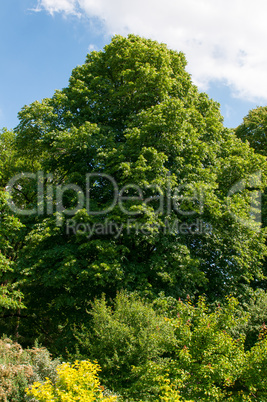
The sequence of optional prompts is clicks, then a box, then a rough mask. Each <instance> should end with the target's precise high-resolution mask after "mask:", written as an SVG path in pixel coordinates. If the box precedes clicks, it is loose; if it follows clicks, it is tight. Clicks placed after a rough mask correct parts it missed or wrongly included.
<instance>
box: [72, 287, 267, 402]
mask: <svg viewBox="0 0 267 402" xmlns="http://www.w3.org/2000/svg"><path fill="white" fill-rule="evenodd" d="M240 311H241V310H240V309H239V308H238V301H237V300H236V299H235V298H232V297H231V298H228V300H227V302H226V303H225V305H224V306H220V305H218V306H217V307H213V310H212V311H210V310H209V308H208V306H207V304H206V302H205V299H204V298H200V299H199V300H198V302H197V303H196V305H193V304H192V302H191V300H190V299H188V300H186V301H184V302H182V301H178V300H175V299H173V298H164V297H160V298H158V299H157V300H156V301H155V302H154V304H149V303H148V302H146V303H145V302H142V300H141V299H140V298H138V297H137V296H135V295H133V294H132V295H127V294H126V293H120V294H118V295H117V297H116V300H115V303H114V306H113V307H110V306H108V303H107V301H106V300H105V299H104V298H102V299H101V300H97V301H95V302H94V304H93V309H92V322H91V323H90V324H91V326H92V327H91V329H90V328H86V327H85V326H84V327H83V328H82V330H81V331H80V334H79V336H78V339H79V343H80V348H81V351H80V353H81V355H82V356H83V358H85V357H86V356H87V358H91V359H92V358H96V357H97V358H98V361H99V363H100V364H101V366H103V372H102V381H104V383H105V384H107V385H108V387H109V388H111V389H116V390H117V391H118V392H119V393H120V394H121V395H122V396H123V397H125V398H126V399H127V400H130V401H153V402H154V401H161V400H179V399H177V398H182V399H181V400H183V401H185V400H189V399H190V400H194V401H198V400H201V401H205V402H206V401H207V402H216V401H218V402H220V401H223V400H227V401H229V402H241V401H246V402H252V401H259V402H263V401H265V400H267V392H266V390H267V383H266V378H267V353H266V348H267V337H266V330H264V328H263V329H262V331H261V333H260V335H259V334H258V339H257V342H256V343H255V345H254V346H253V347H251V348H250V349H248V350H246V348H245V339H246V337H245V335H243V336H242V335H241V336H240V333H239V332H238V327H239V326H242V327H244V326H245V324H246V322H247V321H248V320H249V314H246V313H245V312H243V315H240ZM234 334H236V335H234ZM82 353H83V354H82ZM164 390H165V391H166V393H165V394H164V392H165V391H164ZM164 398H170V399H164ZM171 398H176V399H171Z"/></svg>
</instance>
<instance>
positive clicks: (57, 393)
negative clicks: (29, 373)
mask: <svg viewBox="0 0 267 402" xmlns="http://www.w3.org/2000/svg"><path fill="white" fill-rule="evenodd" d="M99 371H100V366H99V365H98V364H96V363H91V362H90V361H80V362H79V361H76V362H75V363H74V364H70V363H63V364H61V365H60V366H58V368H57V377H56V381H55V384H53V383H52V381H51V380H50V379H47V380H46V381H45V382H44V383H40V382H35V383H34V384H33V385H32V386H31V388H30V389H27V395H29V396H34V398H36V399H37V400H38V401H40V402H50V401H54V402H75V401H83V402H93V401H97V402H98V401H102V402H112V401H116V400H117V397H116V396H107V397H106V396H104V395H103V392H102V390H101V387H100V382H99V379H98V372H99Z"/></svg>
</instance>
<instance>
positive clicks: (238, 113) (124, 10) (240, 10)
mask: <svg viewBox="0 0 267 402" xmlns="http://www.w3.org/2000/svg"><path fill="white" fill-rule="evenodd" d="M266 15H267V5H266V3H265V0H254V1H253V2H252V1H251V0H250V1H248V0H164V1H161V0H135V2H133V1H131V0H113V1H111V0H39V1H38V0H2V1H1V2H0V31H1V32H0V33H1V36H0V37H1V40H0V51H1V60H2V62H1V63H0V77H1V80H0V128H1V127H7V128H13V127H15V126H16V125H17V124H18V120H17V113H18V112H19V110H20V109H21V108H22V107H23V106H24V105H25V104H29V103H31V102H34V101H35V100H41V99H43V98H45V97H51V96H52V95H53V93H54V90H55V89H62V88H63V87H65V86H67V85H68V79H69V77H70V74H71V71H72V69H73V68H74V67H75V66H76V65H78V64H82V63H84V61H85V57H86V54H87V53H88V52H89V51H90V50H91V49H96V50H99V49H101V48H103V46H104V45H105V44H108V43H109V42H110V39H111V37H112V36H113V35H114V34H116V33H118V34H122V35H127V34H128V33H135V34H138V35H142V36H145V37H149V38H152V39H156V40H158V41H160V42H164V43H167V45H168V46H169V47H170V48H172V49H175V50H178V51H180V50H182V51H184V52H185V55H186V58H187V60H188V66H187V70H188V71H189V72H190V73H191V74H192V79H193V81H194V82H195V83H196V84H197V85H198V86H199V88H200V89H201V90H203V91H205V92H207V93H208V94H209V96H210V97H212V98H213V99H214V100H216V101H218V102H219V103H220V104H221V112H222V115H223V116H224V120H225V125H226V126H227V127H236V126H237V125H238V124H240V123H241V122H242V119H243V117H244V116H245V115H246V114H247V113H248V111H249V110H250V109H252V108H255V107H256V106H260V105H267V52H266V40H267V28H266V25H267V24H266V21H265V18H266Z"/></svg>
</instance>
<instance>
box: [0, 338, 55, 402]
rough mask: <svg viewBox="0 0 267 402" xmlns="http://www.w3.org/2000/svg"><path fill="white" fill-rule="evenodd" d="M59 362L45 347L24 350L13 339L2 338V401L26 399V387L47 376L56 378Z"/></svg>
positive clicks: (0, 369)
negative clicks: (53, 358)
mask: <svg viewBox="0 0 267 402" xmlns="http://www.w3.org/2000/svg"><path fill="white" fill-rule="evenodd" d="M58 364H59V360H58V359H55V360H52V358H51V356H50V353H49V352H48V350H47V349H45V348H43V347H34V348H32V349H25V350H23V349H22V347H21V346H20V345H19V344H18V343H16V342H13V341H12V340H11V339H8V338H3V339H0V401H1V402H22V401H25V397H26V395H25V388H26V387H27V386H29V384H31V383H32V382H33V381H43V380H44V379H45V377H49V378H51V379H54V378H55V374H56V367H57V366H58Z"/></svg>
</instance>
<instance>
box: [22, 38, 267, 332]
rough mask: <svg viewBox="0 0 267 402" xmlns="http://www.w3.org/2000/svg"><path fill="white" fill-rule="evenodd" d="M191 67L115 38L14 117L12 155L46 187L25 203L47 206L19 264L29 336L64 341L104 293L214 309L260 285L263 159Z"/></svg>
mask: <svg viewBox="0 0 267 402" xmlns="http://www.w3.org/2000/svg"><path fill="white" fill-rule="evenodd" d="M185 66H186V60H185V57H184V55H183V54H182V53H177V52H175V51H172V50H169V49H168V48H167V46H166V45H164V44H159V43H157V42H154V41H152V40H147V39H143V38H140V37H138V36H134V35H129V37H128V38H124V37H121V36H115V37H114V38H113V39H112V41H111V43H110V44H109V45H107V46H106V47H105V48H104V50H103V51H99V52H92V53H90V54H89V55H88V56H87V59H86V62H85V64H84V65H82V66H78V67H76V68H75V69H74V70H73V72H72V75H71V77H70V80H69V85H68V87H67V88H65V89H63V90H62V91H56V92H55V94H54V96H53V97H52V98H51V99H44V100H43V101H42V102H41V103H40V102H34V103H33V104H31V105H29V106H26V107H24V108H23V109H22V110H21V112H20V113H19V117H20V124H19V125H18V127H17V128H16V130H15V132H16V150H17V152H18V153H19V155H23V156H24V158H26V159H27V160H28V161H30V162H29V164H28V171H30V172H33V168H32V167H34V166H35V167H38V169H39V170H41V171H42V173H39V175H36V183H37V182H38V183H39V187H38V188H39V189H40V188H41V189H42V188H44V191H45V197H44V199H43V200H41V201H40V198H38V197H37V198H36V195H35V198H34V197H33V196H32V197H30V198H29V202H28V203H27V200H26V201H25V200H23V201H22V200H20V199H16V203H17V204H18V205H19V207H20V208H21V209H22V208H32V205H33V201H34V200H35V201H34V202H36V204H37V203H38V202H39V204H38V205H37V206H36V211H38V212H39V215H38V216H34V214H32V215H31V217H30V218H27V219H30V222H31V225H32V226H31V230H30V231H29V233H28V235H27V237H26V239H25V247H24V248H23V250H22V252H21V253H20V258H19V260H18V262H17V265H16V267H17V271H16V274H19V275H20V278H21V280H23V283H24V287H23V292H24V294H25V304H26V305H27V307H28V317H29V318H28V320H30V321H27V319H25V320H24V322H25V325H26V326H29V325H31V327H32V328H33V336H36V335H38V334H41V333H43V334H44V333H46V332H47V333H50V334H51V333H54V334H60V331H61V332H62V333H64V334H65V335H64V336H67V335H66V334H67V331H66V330H65V332H64V328H65V329H67V328H69V324H70V323H74V322H75V321H80V320H81V319H82V317H83V314H85V312H86V309H87V308H88V306H89V303H90V301H91V300H92V298H94V297H95V296H98V295H100V294H101V293H102V292H104V293H106V294H107V295H108V296H111V297H113V296H114V295H115V294H116V291H117V290H118V289H122V288H126V289H128V290H131V291H132V290H137V291H139V292H140V293H141V294H143V295H147V296H149V297H151V298H153V297H156V296H157V294H158V293H159V292H161V291H164V292H165V293H166V294H167V295H171V296H174V297H185V296H186V295H187V294H191V295H198V294H201V293H203V292H206V294H207V296H208V298H209V299H210V300H214V299H218V298H222V297H223V296H224V295H225V294H228V293H230V292H232V293H237V292H241V293H245V292H246V290H247V288H248V287H249V284H250V282H251V281H252V280H255V279H257V280H260V279H261V278H262V269H261V264H262V258H263V257H264V254H265V253H266V250H265V244H264V233H263V232H262V231H261V230H260V228H259V226H257V223H255V221H253V219H252V212H253V208H255V205H256V201H257V200H256V198H255V189H256V190H257V189H261V187H262V183H260V180H257V178H258V177H259V172H260V171H261V172H262V177H265V175H266V162H265V159H264V158H263V157H262V156H260V155H257V154H255V153H254V151H253V149H251V148H250V147H249V145H248V144H244V143H242V141H241V140H239V139H238V138H237V137H236V136H235V135H234V134H233V133H232V132H231V131H229V130H227V129H225V128H224V126H223V119H222V117H221V115H220V111H219V105H218V104H217V103H216V102H214V101H213V100H211V99H209V98H208V96H207V95H206V94H204V93H200V92H199V91H198V90H197V88H196V87H195V86H194V85H193V84H192V82H191V78H190V75H189V74H188V73H187V72H186V70H185ZM88 174H91V175H92V174H95V176H94V177H91V186H90V187H91V188H90V193H88V192H86V175H88ZM253 175H254V176H253ZM253 177H254V178H253ZM21 180H22V179H21ZM33 183H34V176H28V182H25V180H24V181H23V180H22V181H21V182H20V187H21V188H24V187H25V189H26V190H27V191H28V192H32V188H33ZM40 183H41V184H40ZM74 185H75V186H76V187H74ZM60 186H61V187H60ZM64 186H65V187H64ZM66 186H68V187H66ZM116 186H118V188H119V196H118V194H116V191H115V190H116ZM20 187H18V185H17V187H16V188H17V189H20ZM36 187H37V184H36ZM16 188H15V189H16ZM65 190H66V191H65ZM74 190H75V191H74ZM78 190H79V191H78ZM63 192H64V196H63V195H62V194H63ZM26 193H27V192H26ZM114 194H115V195H116V197H115V202H114V203H113V206H112V208H111V207H110V206H111V204H112V201H113V200H114ZM83 195H86V196H87V198H90V206H89V205H88V204H87V205H86V202H85V200H84V196H83ZM130 197H132V198H130ZM253 197H254V204H255V205H254V204H253V203H251V199H253ZM251 205H253V208H252V206H251ZM77 206H78V207H77ZM76 207H77V208H76ZM89 207H90V209H89ZM109 207H110V208H109ZM64 208H65V212H64ZM75 208H76V210H77V211H76V214H75V216H72V212H73V213H74V211H75ZM66 209H67V211H66ZM96 211H98V214H96ZM104 211H105V212H104ZM43 212H46V213H47V214H46V215H45V214H43ZM52 212H57V213H56V214H54V215H52ZM92 212H94V213H92ZM24 219H26V218H25V217H24ZM70 220H71V222H70ZM75 225H76V226H75ZM28 227H29V221H28ZM78 229H80V230H78ZM32 323H34V325H32ZM34 329H36V332H34ZM47 336H48V335H47ZM62 336H63V335H62ZM55 337H56V336H55ZM55 337H54V339H55Z"/></svg>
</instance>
